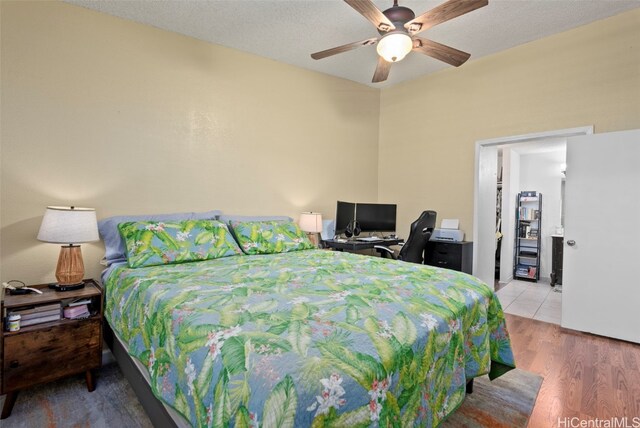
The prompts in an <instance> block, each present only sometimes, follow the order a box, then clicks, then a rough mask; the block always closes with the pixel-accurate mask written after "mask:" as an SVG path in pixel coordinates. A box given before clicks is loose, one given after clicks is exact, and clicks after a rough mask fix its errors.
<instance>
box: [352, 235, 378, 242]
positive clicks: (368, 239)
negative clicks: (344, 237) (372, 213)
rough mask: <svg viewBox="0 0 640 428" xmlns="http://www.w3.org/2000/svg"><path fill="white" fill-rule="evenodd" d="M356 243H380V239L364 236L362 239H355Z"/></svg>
mask: <svg viewBox="0 0 640 428" xmlns="http://www.w3.org/2000/svg"><path fill="white" fill-rule="evenodd" d="M356 241H364V242H373V241H382V239H380V238H378V237H376V236H365V237H363V238H356Z"/></svg>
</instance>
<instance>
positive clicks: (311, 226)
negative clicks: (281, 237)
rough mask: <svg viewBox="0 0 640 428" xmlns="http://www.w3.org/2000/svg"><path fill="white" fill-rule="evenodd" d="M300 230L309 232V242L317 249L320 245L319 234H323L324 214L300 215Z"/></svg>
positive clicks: (306, 213)
mask: <svg viewBox="0 0 640 428" xmlns="http://www.w3.org/2000/svg"><path fill="white" fill-rule="evenodd" d="M299 224H300V229H302V231H303V232H307V235H308V236H309V240H310V241H311V242H312V243H313V244H314V245H315V246H316V247H317V246H318V244H319V243H320V242H319V240H318V234H319V233H320V232H322V214H320V213H313V212H304V213H302V214H300V222H299Z"/></svg>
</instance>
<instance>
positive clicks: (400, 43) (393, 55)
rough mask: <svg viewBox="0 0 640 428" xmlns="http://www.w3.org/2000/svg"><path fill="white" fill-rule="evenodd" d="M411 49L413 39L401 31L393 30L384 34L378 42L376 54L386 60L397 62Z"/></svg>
mask: <svg viewBox="0 0 640 428" xmlns="http://www.w3.org/2000/svg"><path fill="white" fill-rule="evenodd" d="M411 49H413V40H411V37H409V35H408V34H407V33H405V32H403V31H393V32H391V33H389V34H386V35H385V36H384V37H383V38H382V39H380V41H379V42H378V46H377V47H376V50H377V51H378V55H380V56H381V57H382V58H384V60H385V61H387V62H398V61H402V59H403V58H404V57H405V56H407V54H408V53H409V52H411Z"/></svg>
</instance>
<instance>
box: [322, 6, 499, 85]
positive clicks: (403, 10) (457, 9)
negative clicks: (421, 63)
mask: <svg viewBox="0 0 640 428" xmlns="http://www.w3.org/2000/svg"><path fill="white" fill-rule="evenodd" d="M344 1H345V2H346V3H347V4H348V5H349V6H351V7H352V8H354V9H355V10H356V11H357V12H358V13H360V14H361V15H362V16H364V17H365V18H366V19H367V20H368V21H369V22H371V23H372V24H373V25H375V26H376V28H377V29H378V33H380V35H381V36H382V37H380V38H378V37H372V38H370V39H366V40H362V41H359V42H354V43H349V44H346V45H342V46H338V47H335V48H331V49H327V50H324V51H320V52H316V53H313V54H311V58H313V59H322V58H326V57H328V56H332V55H335V54H339V53H342V52H347V51H350V50H353V49H356V48H359V47H361V46H370V45H375V44H376V43H377V44H378V46H377V51H378V55H379V57H378V65H377V66H376V71H375V73H374V74H373V80H372V82H373V83H379V82H384V81H385V80H387V77H388V76H389V71H390V70H391V64H393V63H394V62H398V61H401V60H402V59H403V58H404V57H405V56H406V55H407V54H408V53H409V52H411V51H412V50H413V51H416V52H420V53H422V54H425V55H428V56H430V57H432V58H435V59H438V60H440V61H444V62H446V63H447V64H451V65H453V66H455V67H459V66H461V65H462V64H464V63H465V61H467V60H468V59H469V57H470V56H471V55H470V54H468V53H466V52H462V51H459V50H458V49H454V48H452V47H449V46H446V45H443V44H440V43H437V42H434V41H432V40H427V39H424V38H422V37H417V36H416V34H418V33H420V32H422V31H425V30H427V29H429V28H431V27H433V26H435V25H438V24H441V23H443V22H446V21H449V20H450V19H453V18H457V17H458V16H461V15H464V14H465V13H469V12H472V11H474V10H476V9H479V8H481V7H483V6H486V5H487V4H489V1H488V0H448V1H447V2H445V3H443V4H441V5H440V6H436V7H435V8H433V9H431V10H430V11H428V12H425V13H423V14H422V15H420V16H418V17H417V18H416V14H415V13H413V11H412V10H411V9H409V8H408V7H404V6H398V0H393V6H392V7H390V8H389V9H387V10H385V11H384V12H382V11H380V9H378V8H377V7H376V5H375V4H373V2H372V1H371V0H344Z"/></svg>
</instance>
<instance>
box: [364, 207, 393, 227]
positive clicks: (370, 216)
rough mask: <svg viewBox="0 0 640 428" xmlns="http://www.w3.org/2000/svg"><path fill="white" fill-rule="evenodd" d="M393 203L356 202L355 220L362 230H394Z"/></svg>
mask: <svg viewBox="0 0 640 428" xmlns="http://www.w3.org/2000/svg"><path fill="white" fill-rule="evenodd" d="M396 211H397V205H395V204H358V205H357V208H356V221H357V222H358V223H359V224H360V229H361V230H362V231H363V232H395V231H396Z"/></svg>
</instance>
